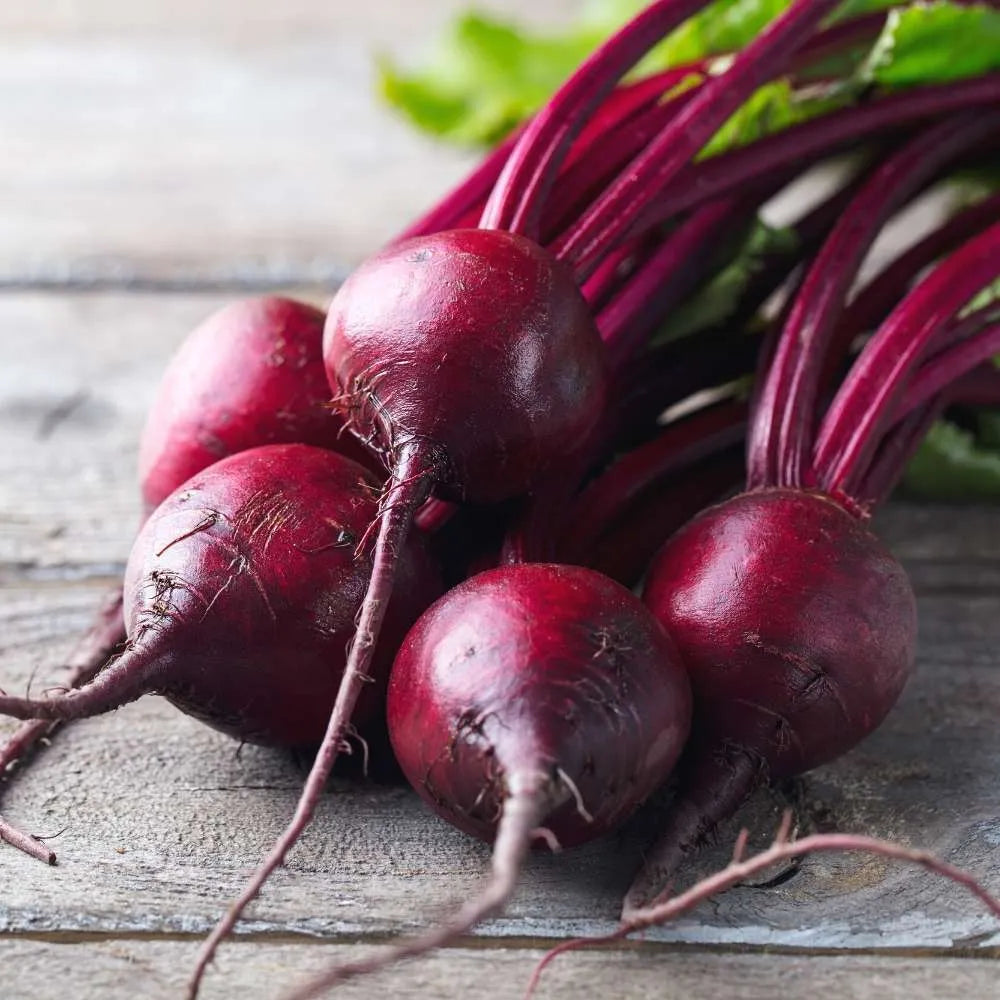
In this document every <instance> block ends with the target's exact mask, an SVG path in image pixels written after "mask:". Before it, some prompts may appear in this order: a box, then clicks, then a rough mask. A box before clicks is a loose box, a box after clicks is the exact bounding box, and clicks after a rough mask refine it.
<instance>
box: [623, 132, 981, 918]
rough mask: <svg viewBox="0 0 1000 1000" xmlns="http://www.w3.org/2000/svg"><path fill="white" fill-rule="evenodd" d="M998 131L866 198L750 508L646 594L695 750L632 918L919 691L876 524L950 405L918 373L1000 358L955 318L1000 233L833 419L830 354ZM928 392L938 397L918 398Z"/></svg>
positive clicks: (948, 281)
mask: <svg viewBox="0 0 1000 1000" xmlns="http://www.w3.org/2000/svg"><path fill="white" fill-rule="evenodd" d="M998 120H1000V119H998V118H997V117H996V116H984V117H977V118H973V117H972V116H964V117H961V118H958V119H955V120H953V121H948V122H944V123H942V124H940V125H938V126H935V127H933V128H931V129H928V130H927V131H926V132H925V133H923V134H922V135H919V136H918V137H917V138H916V139H914V140H913V141H912V142H911V143H909V144H908V145H907V146H905V147H904V148H903V149H901V150H900V151H899V152H898V153H897V154H896V155H895V156H893V157H891V158H889V159H888V160H886V161H885V162H884V163H883V164H881V165H880V166H879V167H878V169H877V170H875V171H874V172H873V174H872V176H871V178H870V179H869V180H868V181H867V182H866V183H865V184H864V185H863V186H862V187H861V189H860V190H859V191H858V193H857V195H856V196H855V197H854V198H853V199H852V201H851V203H850V204H849V205H848V206H847V208H846V209H845V211H844V214H843V216H842V217H841V219H840V222H839V223H838V224H837V226H835V227H834V230H833V232H832V233H831V234H830V236H829V238H828V239H827V241H826V243H825V244H824V246H823V248H822V250H821V251H820V253H819V254H818V256H817V258H816V259H815V261H814V262H813V264H812V266H811V268H810V269H809V272H808V273H807V275H806V277H805V279H804V281H803V284H802V289H801V291H800V292H799V294H798V295H797V297H796V299H795V301H794V304H793V307H792V309H791V310H790V312H789V317H788V321H787V324H786V326H785V328H784V330H783V331H782V334H781V339H780V340H779V342H778V345H777V350H776V352H775V356H774V363H773V364H772V365H771V366H770V368H769V369H768V370H767V371H766V372H765V373H763V376H762V377H763V378H764V386H763V390H762V391H761V392H760V393H759V395H758V397H757V399H756V400H755V402H754V405H753V407H752V413H751V420H750V433H749V437H748V469H747V485H748V491H747V493H745V494H743V495H741V496H738V497H736V498H734V499H732V500H729V501H727V502H725V503H723V504H721V505H719V506H717V507H714V508H711V509H710V510H708V511H706V512H705V513H703V514H702V515H700V516H699V517H697V518H696V519H695V520H694V521H693V522H691V523H690V524H689V525H687V526H686V527H685V528H683V529H682V530H681V531H680V532H679V533H678V534H677V535H676V536H674V538H673V539H671V540H670V541H669V542H668V543H667V545H666V546H665V547H664V549H663V550H662V551H661V552H660V554H659V555H658V556H657V558H656V560H655V561H654V563H653V566H652V568H651V570H650V573H649V577H648V581H647V586H646V594H645V597H646V600H647V603H649V605H650V607H651V608H652V610H653V611H654V613H655V614H656V615H657V617H658V618H659V619H660V621H661V622H662V623H663V624H664V625H665V626H666V628H667V630H668V631H669V632H670V634H671V635H672V637H673V638H674V639H675V640H676V642H677V644H678V647H679V649H680V651H681V655H682V657H683V660H684V662H685V664H686V666H687V667H688V669H689V671H690V672H691V682H692V689H693V691H694V695H695V717H696V718H695V724H694V732H695V733H696V739H695V741H694V743H693V745H692V747H691V750H690V752H689V753H688V754H687V755H686V760H685V766H684V774H683V778H682V782H681V787H680V792H679V796H678V799H677V802H676V803H675V806H674V808H673V811H672V813H671V815H670V817H669V820H668V824H667V828H666V830H665V831H664V834H663V836H662V838H661V839H660V841H659V843H658V844H657V846H656V847H655V849H654V850H653V851H652V852H651V853H650V854H649V855H648V856H647V859H646V862H645V865H644V867H643V870H642V871H641V872H640V873H639V876H638V877H637V879H636V881H635V882H634V884H633V886H632V888H631V889H630V890H629V893H628V895H627V897H626V900H625V912H626V920H627V916H628V914H629V913H630V912H631V911H633V910H634V909H635V908H636V907H637V906H640V905H641V904H643V903H644V902H645V901H647V900H649V899H650V898H651V897H652V900H653V902H654V903H657V902H659V901H660V900H662V899H663V898H664V895H665V892H666V891H667V890H664V886H665V885H667V884H668V883H669V880H670V877H671V875H672V873H673V872H674V870H675V869H676V867H677V865H678V864H679V862H680V861H681V859H682V858H683V856H684V854H685V853H686V852H687V851H690V850H691V849H693V848H694V847H696V846H697V845H699V844H700V843H702V842H704V841H705V839H706V838H707V837H709V836H710V835H711V833H712V831H713V830H714V828H715V827H716V825H717V824H718V822H719V821H720V820H722V819H723V818H725V817H726V816H728V815H729V814H731V813H732V812H733V810H734V809H736V808H737V807H738V806H739V805H740V804H741V802H742V801H743V800H744V799H745V798H746V796H747V795H748V794H749V792H750V791H751V790H752V789H753V788H754V787H755V786H756V785H757V784H758V783H759V782H760V781H763V780H766V779H767V778H769V777H778V778H780V777H788V776H791V775H795V774H799V773H801V772H803V771H805V770H808V769H810V768H812V767H815V766H817V765H819V764H822V763H825V762H827V761H830V760H833V759H834V758H836V757H837V756H839V755H840V754H842V753H845V752H846V751H847V750H850V749H851V748H852V747H853V746H855V745H856V744H857V743H858V742H859V741H860V740H861V739H863V738H864V737H865V736H867V735H868V734H869V733H870V732H871V731H872V730H874V729H875V728H876V727H877V726H878V725H879V723H880V722H881V721H882V719H883V718H884V717H885V715H886V714H887V713H888V711H889V709H890V708H891V707H892V706H893V704H894V703H895V700H896V698H897V697H898V695H899V693H900V692H901V690H902V688H903V685H904V684H905V682H906V679H907V677H908V675H909V672H910V670H911V669H912V666H913V659H914V649H915V644H916V613H915V602H914V597H913V593H912V590H911V588H910V585H909V583H908V581H907V578H906V575H905V573H904V571H903V569H902V567H901V566H899V564H898V563H897V562H896V560H895V559H894V558H893V557H892V556H891V554H889V553H888V552H887V551H886V550H885V549H884V548H883V547H882V546H881V545H880V544H879V542H878V541H877V539H876V538H875V537H874V536H873V535H872V534H871V532H870V531H869V530H868V528H867V527H866V526H865V523H864V522H865V521H866V520H867V519H868V517H869V516H870V514H871V508H872V505H873V502H874V499H875V498H877V497H880V496H882V495H884V494H885V493H886V492H887V490H888V488H889V486H890V485H891V483H892V482H895V481H896V480H897V479H898V477H899V475H900V474H901V473H902V468H903V462H905V459H906V457H907V447H908V443H909V442H910V439H911V438H912V437H913V434H912V431H913V428H912V427H911V426H910V421H911V418H912V419H915V420H916V426H917V427H918V428H919V427H920V426H923V425H924V421H925V418H926V413H924V412H921V411H922V410H923V408H924V407H926V406H927V398H926V396H927V392H929V393H934V392H938V391H940V388H941V386H940V383H939V382H935V381H934V379H933V378H928V377H926V375H927V372H926V371H923V374H922V369H921V365H922V364H926V367H927V369H928V370H929V371H930V372H931V373H934V372H935V371H937V372H938V374H940V373H945V374H946V375H947V376H948V377H949V378H952V379H955V378H958V377H959V376H960V375H961V374H962V373H963V371H964V370H968V369H971V368H973V367H975V365H976V364H978V363H980V362H981V361H982V360H984V359H985V358H986V357H988V356H989V352H990V351H993V350H996V344H997V342H998V340H997V333H996V331H992V332H991V331H990V330H989V329H988V323H989V310H982V312H981V314H980V313H975V314H973V317H972V319H971V320H969V319H963V320H958V319H956V317H958V316H959V315H960V314H962V312H963V310H964V309H965V307H966V306H967V304H968V303H969V301H970V300H971V299H972V298H973V296H974V295H976V294H977V293H978V292H979V291H980V290H981V289H983V288H984V287H986V286H988V285H989V284H990V282H991V281H993V280H995V279H996V277H997V274H998V273H1000V223H997V224H994V225H993V226H992V228H989V229H987V230H986V231H985V232H983V233H981V234H980V235H978V236H976V237H975V238H973V239H972V240H970V241H969V242H968V243H966V244H965V245H963V246H962V247H961V249H960V250H958V251H956V252H955V253H953V254H952V255H951V256H950V257H949V258H948V259H947V260H946V261H945V262H944V263H942V264H941V265H939V266H938V267H937V268H936V269H935V270H934V271H932V272H931V273H930V274H929V275H928V276H927V277H926V278H925V279H923V280H922V281H921V282H920V283H919V284H918V285H917V286H916V288H915V289H914V290H913V291H912V292H911V293H910V294H909V295H908V296H907V297H906V298H905V299H904V300H903V301H902V302H901V303H900V304H899V305H898V306H897V307H896V309H895V310H893V312H892V313H891V314H890V316H889V317H888V318H887V319H886V320H885V322H884V323H883V324H882V326H881V327H880V328H879V330H878V331H877V333H876V334H875V336H874V337H873V338H872V339H871V340H870V341H869V342H868V343H867V344H866V346H865V347H864V349H863V350H862V352H861V354H860V355H859V357H858V359H857V360H856V362H855V363H854V364H853V366H852V367H851V369H850V371H849V373H848V375H847V377H846V378H845V380H844V382H843V384H842V385H841V386H840V388H839V390H838V392H837V394H836V396H835V397H834V399H833V401H832V402H831V403H830V404H829V406H828V407H827V408H826V409H825V412H824V411H820V412H817V409H818V407H819V403H820V400H821V392H820V390H821V387H822V380H823V377H824V375H825V374H826V373H827V372H828V371H829V370H831V367H832V365H831V362H835V361H836V360H837V359H836V357H833V356H831V350H830V345H836V346H837V349H838V350H840V349H842V348H843V346H844V343H845V341H846V338H844V337H843V336H841V335H840V334H839V333H838V330H837V324H838V320H839V319H840V316H841V314H842V312H843V308H844V300H845V297H846V295H847V292H848V289H849V287H850V285H851V282H852V279H853V277H854V275H855V274H856V272H857V268H858V266H859V265H860V263H861V260H862V259H863V257H864V254H865V252H866V250H867V248H868V246H870V244H871V241H872V240H874V238H875V236H876V234H877V232H878V228H879V226H880V224H881V221H882V220H884V219H885V218H887V217H888V215H889V214H890V211H891V210H892V209H893V208H894V207H897V206H899V205H900V204H902V203H903V202H904V201H905V199H906V198H907V197H908V196H909V195H910V194H912V193H914V192H916V191H919V190H920V188H921V187H922V186H923V185H924V184H926V183H927V181H928V180H929V179H930V178H932V177H933V176H934V173H935V172H936V171H937V170H939V169H940V168H941V166H943V165H944V164H945V163H947V161H948V159H949V158H950V157H954V156H955V155H956V154H958V153H960V152H962V151H964V150H965V149H967V148H968V147H969V146H970V145H971V144H973V143H975V142H977V141H979V140H980V139H981V138H982V137H983V136H984V135H987V134H989V132H990V130H991V129H995V127H996V124H997V121H998ZM977 317H981V319H980V322H981V323H982V324H983V325H984V326H986V327H987V329H986V330H985V331H984V332H983V333H982V334H980V335H977V334H975V333H973V332H971V331H970V330H969V324H970V323H972V325H973V327H975V325H976V324H975V320H976V318H977ZM963 338H964V339H963ZM956 342H957V345H956ZM970 347H971V348H972V349H971V350H970V349H969V348H970ZM921 385H923V386H925V388H926V390H927V392H924V391H923V390H920V391H918V390H917V389H916V388H914V387H917V386H921ZM908 391H909V393H910V394H909V395H908ZM908 407H909V408H910V409H909V410H908ZM914 408H915V409H914ZM900 434H902V435H903V438H904V439H905V442H906V444H904V446H902V447H900V446H899V435H900ZM887 455H888V456H889V457H890V460H889V464H888V465H887V462H886V456H887Z"/></svg>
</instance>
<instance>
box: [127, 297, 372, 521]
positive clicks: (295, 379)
mask: <svg viewBox="0 0 1000 1000" xmlns="http://www.w3.org/2000/svg"><path fill="white" fill-rule="evenodd" d="M325 320H326V315H325V314H324V313H323V312H322V311H321V310H319V309H316V308H314V307H313V306H310V305H306V304H305V303H303V302H295V301H293V300H292V299H286V298H280V297H278V296H268V297H266V298H253V299H244V300H242V301H240V302H234V303H232V304H231V305H228V306H226V307H225V308H223V309H220V310H219V311H218V312H216V313H213V314H212V315H211V316H209V318H208V319H206V320H205V321H204V322H203V323H202V324H201V325H200V326H198V327H197V328H196V329H195V330H193V331H192V332H191V333H190V334H189V335H188V337H187V339H186V340H185V341H184V342H183V343H182V344H181V346H180V348H178V350H177V353H176V354H175V355H174V356H173V358H172V359H171V361H170V364H169V365H168V366H167V370H166V371H165V372H164V374H163V379H162V381H161V382H160V386H159V389H158V390H157V394H156V398H155V399H154V400H153V405H152V407H151V408H150V411H149V416H148V417H147V420H146V426H145V429H144V430H143V434H142V440H141V442H140V446H139V482H140V485H141V489H142V498H143V501H144V502H145V504H146V508H147V511H149V510H152V509H153V508H154V507H156V506H157V505H158V504H160V503H161V502H162V501H163V500H164V499H166V497H167V496H168V495H169V494H171V493H172V492H173V491H174V490H175V489H177V487H178V486H180V485H181V484H182V483H184V482H186V481H187V480H188V479H190V478H191V476H193V475H195V473H198V472H201V470H202V469H205V468H207V467H208V466H209V465H211V464H212V463H214V462H217V461H219V459H221V458H225V457H226V456H227V455H233V454H235V453H236V452H240V451H244V450H246V449H247V448H256V447H258V446H260V445H265V444H283V443H293V442H295V443H300V444H312V445H318V446H320V447H325V448H332V449H334V450H336V451H341V452H344V453H345V454H347V455H350V456H351V457H353V458H360V457H362V455H363V449H362V448H361V447H360V446H359V445H358V443H357V442H355V441H354V440H353V439H352V438H351V437H350V435H345V434H343V433H342V428H343V425H342V423H341V421H340V419H339V418H338V417H337V416H336V415H335V414H334V413H333V410H332V407H331V405H330V387H329V385H328V383H327V380H326V370H325V368H324V366H323V354H322V341H323V323H324V322H325Z"/></svg>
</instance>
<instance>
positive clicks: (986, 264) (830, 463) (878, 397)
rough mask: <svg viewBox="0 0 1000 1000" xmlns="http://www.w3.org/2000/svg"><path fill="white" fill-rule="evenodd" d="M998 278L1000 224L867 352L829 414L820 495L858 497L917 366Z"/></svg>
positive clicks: (913, 295)
mask: <svg viewBox="0 0 1000 1000" xmlns="http://www.w3.org/2000/svg"><path fill="white" fill-rule="evenodd" d="M998 273H1000V222H998V223H996V224H995V225H993V226H991V227H990V228H989V229H987V230H986V231H985V232H983V233H981V234H980V235H979V236H977V237H975V238H974V239H972V240H970V241H969V242H968V243H966V244H964V245H963V246H962V248H961V249H959V250H957V251H955V253H953V254H951V256H949V257H948V258H947V259H946V260H945V261H944V262H943V263H942V264H939V265H938V267H936V268H935V269H934V270H933V271H932V272H931V273H930V274H929V275H928V276H927V277H926V278H925V279H924V280H923V281H922V282H920V284H919V285H917V287H916V288H915V289H914V290H913V291H912V292H910V294H909V295H908V296H907V297H906V298H905V299H903V301H902V302H901V303H900V304H899V305H898V306H897V307H896V309H894V310H893V312H892V314H891V315H890V316H889V318H888V319H887V320H886V321H885V323H883V324H882V326H881V327H879V330H878V332H877V333H876V334H875V336H874V337H872V339H871V340H870V341H869V342H868V343H867V344H866V345H865V348H864V350H863V351H862V352H861V354H860V356H859V357H858V360H857V361H856V362H855V363H854V365H853V366H852V368H851V372H850V374H849V375H848V376H847V378H846V380H845V381H844V383H843V384H842V385H841V387H840V390H839V391H838V393H837V395H836V397H835V398H834V400H833V402H832V403H831V404H830V407H829V409H828V410H827V414H826V417H825V418H824V420H823V424H822V426H821V428H820V432H819V435H818V437H817V441H816V448H815V453H814V456H813V467H814V468H815V469H816V471H817V474H818V475H819V476H820V477H821V480H820V483H819V485H820V487H821V488H822V489H825V490H826V491H827V492H828V493H830V494H831V495H833V496H838V495H843V496H848V497H850V496H853V495H854V491H855V490H856V489H857V488H858V485H859V483H860V482H861V481H862V480H863V478H864V474H865V472H866V471H867V469H868V466H869V463H870V461H871V456H872V454H873V452H874V450H875V448H876V447H877V445H878V443H879V441H880V439H881V435H882V432H883V428H884V427H885V425H886V423H887V421H888V420H890V419H891V418H892V416H893V413H894V412H895V408H896V405H897V401H898V399H899V397H900V395H901V394H902V392H903V391H904V390H905V387H906V384H907V382H908V380H909V379H910V377H911V376H912V373H913V370H914V367H915V365H917V364H918V363H919V361H920V359H921V358H922V357H923V356H924V353H925V351H926V349H927V347H928V345H929V344H930V343H932V341H933V340H934V338H935V336H937V335H939V334H940V332H941V330H943V329H944V328H945V327H946V326H947V325H948V324H949V323H950V322H951V321H952V319H953V317H954V315H955V314H956V313H958V312H960V311H961V310H962V308H963V307H964V306H965V305H966V304H967V303H968V302H969V301H970V300H971V299H972V297H973V296H974V295H976V293H977V292H979V291H980V290H981V289H983V288H985V287H986V286H987V285H988V284H989V283H990V282H991V281H992V280H993V279H994V278H995V277H996V276H997V274H998Z"/></svg>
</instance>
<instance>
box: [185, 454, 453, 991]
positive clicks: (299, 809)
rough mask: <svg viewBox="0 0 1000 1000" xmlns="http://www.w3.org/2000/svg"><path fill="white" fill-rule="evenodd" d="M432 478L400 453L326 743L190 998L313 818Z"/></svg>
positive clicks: (200, 969)
mask: <svg viewBox="0 0 1000 1000" xmlns="http://www.w3.org/2000/svg"><path fill="white" fill-rule="evenodd" d="M433 481H434V472H433V463H432V462H429V461H428V459H427V458H426V456H425V454H424V453H422V452H420V451H419V449H418V448H416V447H411V448H410V449H405V448H404V449H403V450H402V452H401V453H400V455H399V459H398V462H397V465H396V468H395V469H394V471H393V475H392V480H391V481H390V484H389V487H388V489H387V490H386V492H385V494H384V495H383V498H382V505H381V508H380V512H379V519H378V521H376V522H375V523H376V524H377V525H378V538H377V540H376V542H375V555H374V559H373V564H372V574H371V580H370V582H369V585H368V592H367V593H366V594H365V597H364V601H363V603H362V605H361V610H360V613H359V615H358V626H357V630H356V633H355V636H354V641H353V643H352V644H351V651H350V655H349V656H348V660H347V664H346V666H345V667H344V676H343V678H342V680H341V682H340V688H339V690H338V692H337V699H336V701H335V703H334V706H333V711H332V713H331V715H330V722H329V724H328V725H327V729H326V733H325V734H324V736H323V742H322V743H321V744H320V747H319V750H318V751H317V753H316V759H315V760H314V762H313V766H312V768H311V770H310V771H309V774H308V776H307V777H306V781H305V785H304V786H303V789H302V794H301V795H300V797H299V801H298V804H297V805H296V807H295V812H294V814H293V816H292V819H291V821H290V822H289V824H288V826H287V827H285V829H284V831H283V832H282V834H281V835H280V837H279V838H278V839H277V841H275V843H274V845H273V847H272V848H271V850H270V851H269V852H268V853H267V856H266V857H265V858H264V860H263V861H262V862H261V863H260V865H259V867H258V868H257V871H256V872H255V873H254V875H253V877H252V878H251V879H250V882H249V883H248V885H247V886H246V888H245V889H244V890H243V892H242V893H241V894H240V895H239V897H238V898H237V899H235V900H234V901H233V902H232V903H231V904H230V906H229V909H228V910H227V911H226V912H225V914H224V915H223V916H222V918H221V919H220V920H219V922H218V923H217V924H216V925H215V927H214V929H213V930H212V932H211V934H209V936H208V937H207V938H206V939H205V941H204V943H203V944H202V946H201V949H200V950H199V952H198V956H197V958H196V961H195V968H194V971H193V973H192V974H191V978H190V979H189V980H188V986H187V993H186V994H185V995H186V997H187V1000H195V997H197V996H198V991H199V989H200V988H201V981H202V979H204V977H205V972H206V971H207V969H208V966H209V965H210V964H211V962H212V959H213V958H214V957H215V953H216V951H217V950H218V948H219V945H220V944H222V942H223V941H224V940H225V939H226V938H227V937H228V936H229V934H230V933H231V932H232V930H233V928H234V927H235V926H236V924H237V923H238V922H239V919H240V917H241V916H242V914H243V911H244V910H245V909H246V908H247V907H248V906H249V905H250V903H252V902H253V901H254V899H256V898H257V895H258V893H259V892H260V890H261V888H262V887H263V886H264V884H265V883H266V882H267V880H268V879H269V878H270V877H271V874H272V873H273V872H274V870H275V869H276V868H279V867H280V866H281V865H283V864H284V862H285V856H286V855H287V854H288V852H289V851H290V850H291V849H292V848H293V847H294V846H295V844H296V843H297V842H298V839H299V837H300V836H301V835H302V833H303V831H304V830H305V829H306V827H307V826H308V825H309V823H310V821H311V820H312V817H313V813H314V812H315V811H316V806H317V804H318V803H319V800H320V797H321V796H322V794H323V788H324V786H325V785H326V782H327V779H328V778H329V777H330V773H331V771H332V770H333V765H334V764H335V763H336V761H337V757H338V755H339V754H340V751H341V749H342V748H343V746H344V742H345V739H346V738H347V735H348V733H349V726H350V723H351V717H352V715H353V713H354V708H355V706H356V705H357V702H358V698H359V697H360V696H361V691H362V689H363V687H364V685H365V683H367V682H368V681H369V680H371V678H370V677H369V668H370V664H371V660H372V654H373V653H374V650H375V645H376V643H377V642H378V637H379V633H380V632H381V629H382V622H383V620H384V619H385V613H386V609H387V607H388V604H389V599H390V598H391V596H392V589H393V583H394V580H395V575H396V561H397V556H398V553H400V552H401V551H402V548H403V545H404V544H405V542H406V538H407V535H408V533H409V529H410V525H411V524H412V522H413V516H414V513H415V512H416V510H417V508H418V507H419V506H420V505H421V504H422V503H423V502H424V501H425V500H426V499H427V495H428V493H429V492H430V488H431V486H432V484H433ZM362 544H364V540H362Z"/></svg>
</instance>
